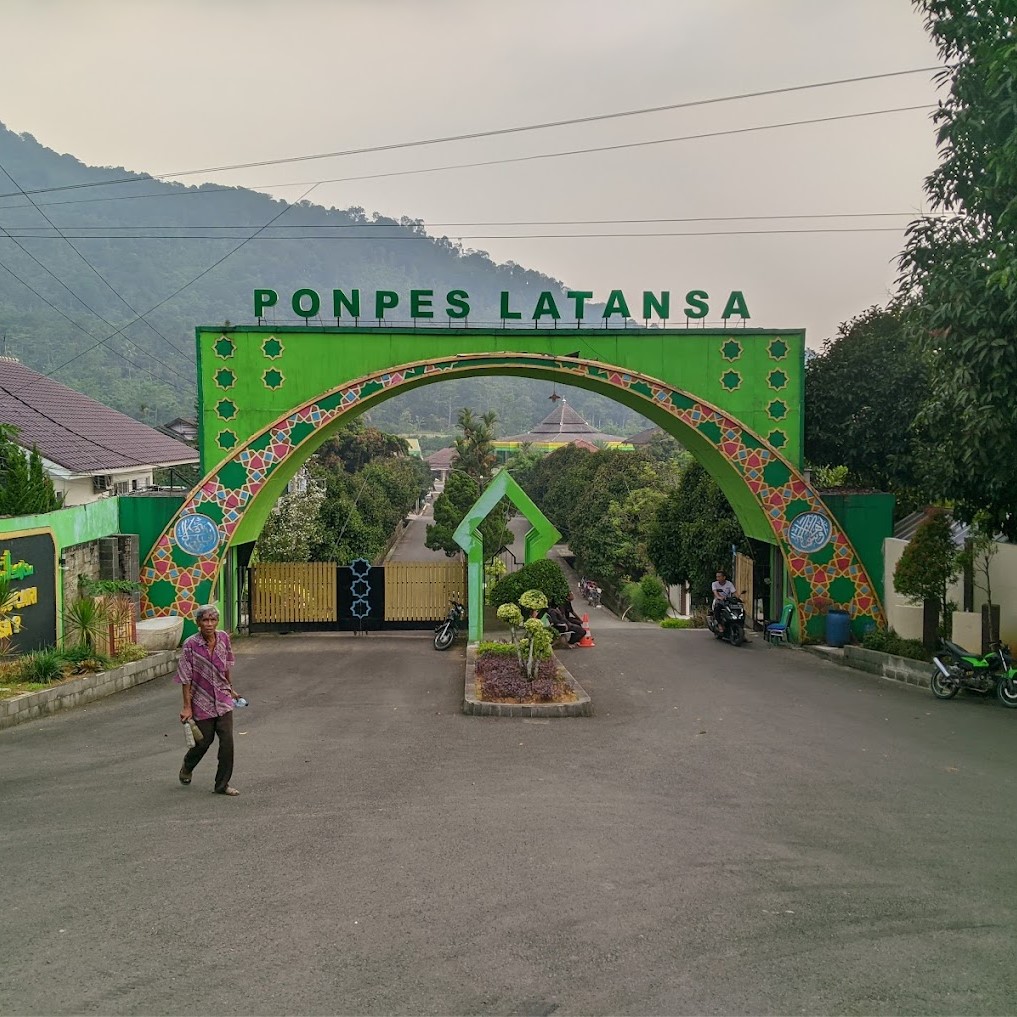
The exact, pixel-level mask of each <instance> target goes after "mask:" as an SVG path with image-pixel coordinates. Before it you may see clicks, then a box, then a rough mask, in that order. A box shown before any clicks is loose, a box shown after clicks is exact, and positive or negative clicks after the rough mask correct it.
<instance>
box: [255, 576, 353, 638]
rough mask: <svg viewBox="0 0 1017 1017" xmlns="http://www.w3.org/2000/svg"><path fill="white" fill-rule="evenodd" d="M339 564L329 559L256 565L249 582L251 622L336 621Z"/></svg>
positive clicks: (294, 622) (297, 622)
mask: <svg viewBox="0 0 1017 1017" xmlns="http://www.w3.org/2000/svg"><path fill="white" fill-rule="evenodd" d="M336 568H337V566H336V564H335V562H330V561H311V562H265V563H263V564H259V565H256V566H255V567H254V568H252V569H251V583H250V590H251V620H252V622H256V623H259V624H261V623H265V624H277V623H280V622H290V623H293V624H303V623H307V622H319V623H320V622H337V621H338V620H339V607H338V598H337V595H336V593H337V587H336Z"/></svg>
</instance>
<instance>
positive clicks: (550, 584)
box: [491, 558, 570, 606]
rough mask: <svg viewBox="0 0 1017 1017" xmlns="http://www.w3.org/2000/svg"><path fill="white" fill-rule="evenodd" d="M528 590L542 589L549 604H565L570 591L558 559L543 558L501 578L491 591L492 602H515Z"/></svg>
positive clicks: (498, 604) (499, 603) (497, 604)
mask: <svg viewBox="0 0 1017 1017" xmlns="http://www.w3.org/2000/svg"><path fill="white" fill-rule="evenodd" d="M527 590H540V592H541V593H543V594H544V596H545V597H547V601H548V603H549V604H563V603H564V602H565V601H566V600H568V595H569V592H570V590H569V582H568V580H567V579H566V578H565V572H564V571H563V569H562V567H561V566H560V565H559V564H558V563H557V562H556V561H551V560H550V559H549V558H541V559H540V561H531V562H530V563H529V564H528V565H524V566H523V567H522V568H521V569H520V570H519V571H518V572H512V573H510V574H509V575H507V576H505V577H504V578H502V579H500V580H499V581H498V582H497V584H496V585H495V587H494V589H493V590H492V591H491V603H492V604H494V605H496V606H500V605H501V604H514V603H516V602H517V601H518V600H519V598H520V597H521V596H522V595H523V594H524V593H525V592H526V591H527Z"/></svg>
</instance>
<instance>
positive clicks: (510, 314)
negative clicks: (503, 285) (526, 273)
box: [500, 290, 522, 320]
mask: <svg viewBox="0 0 1017 1017" xmlns="http://www.w3.org/2000/svg"><path fill="white" fill-rule="evenodd" d="M508 298H509V295H508V290H502V291H501V315H500V317H501V318H502V320H505V319H509V318H521V317H522V314H521V313H520V312H519V311H510V310H509V305H508Z"/></svg>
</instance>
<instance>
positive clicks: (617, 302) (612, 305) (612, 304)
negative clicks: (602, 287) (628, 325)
mask: <svg viewBox="0 0 1017 1017" xmlns="http://www.w3.org/2000/svg"><path fill="white" fill-rule="evenodd" d="M612 314H624V315H625V317H626V318H627V317H628V316H629V305H628V303H627V302H626V300H625V294H624V293H622V291H621V290H611V295H610V296H609V297H608V298H607V303H606V304H605V305H604V314H603V315H602V317H604V318H610V317H611V315H612Z"/></svg>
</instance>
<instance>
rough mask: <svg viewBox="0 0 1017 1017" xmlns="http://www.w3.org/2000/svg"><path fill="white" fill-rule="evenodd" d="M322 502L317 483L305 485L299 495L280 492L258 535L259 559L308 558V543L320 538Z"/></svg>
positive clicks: (323, 494)
mask: <svg viewBox="0 0 1017 1017" xmlns="http://www.w3.org/2000/svg"><path fill="white" fill-rule="evenodd" d="M324 501H325V491H324V488H323V486H319V485H318V484H309V485H308V487H307V490H306V491H304V492H303V493H302V494H300V493H294V494H284V495H283V496H282V497H281V498H280V499H279V500H278V501H277V502H276V503H275V507H274V508H273V509H272V512H271V514H270V515H269V517H268V519H266V520H265V525H264V527H263V528H262V530H261V535H260V536H259V537H258V547H257V551H258V559H259V561H311V560H312V559H311V548H312V546H314V545H316V544H320V543H321V540H322V531H321V523H320V521H319V519H318V513H319V511H320V510H321V506H322V504H323V502H324Z"/></svg>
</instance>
